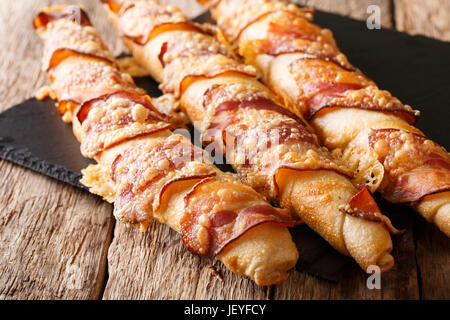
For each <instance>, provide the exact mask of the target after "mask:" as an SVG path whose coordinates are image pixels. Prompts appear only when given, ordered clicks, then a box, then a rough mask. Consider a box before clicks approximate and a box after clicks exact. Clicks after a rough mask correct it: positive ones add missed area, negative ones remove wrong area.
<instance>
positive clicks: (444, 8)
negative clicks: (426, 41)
mask: <svg viewBox="0 0 450 320" xmlns="http://www.w3.org/2000/svg"><path fill="white" fill-rule="evenodd" d="M394 1H395V2H394V4H395V22H396V27H397V29H398V30H400V31H404V32H408V33H411V34H422V35H426V36H429V37H433V38H437V39H441V40H445V41H450V1H448V0H427V1H422V0H394Z"/></svg>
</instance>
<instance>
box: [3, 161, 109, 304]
mask: <svg viewBox="0 0 450 320" xmlns="http://www.w3.org/2000/svg"><path fill="white" fill-rule="evenodd" d="M0 172H1V173H2V174H1V175H0V185H1V186H3V190H2V192H1V193H0V239H1V240H0V265H1V266H2V267H1V268H0V298H1V299H97V298H99V296H100V295H101V291H102V287H103V281H104V275H105V267H106V253H107V249H108V245H109V242H110V237H111V234H112V226H113V218H112V216H111V207H110V205H108V204H106V203H105V202H103V201H101V200H100V199H98V198H96V197H94V196H91V195H89V194H88V193H87V192H84V191H81V190H80V191H78V190H74V188H73V187H71V186H68V185H65V184H63V183H60V182H57V181H53V180H50V179H49V178H46V177H44V176H42V175H39V174H35V173H32V172H29V171H28V170H26V169H22V168H17V167H16V166H14V165H12V164H10V163H7V162H5V161H2V162H0Z"/></svg>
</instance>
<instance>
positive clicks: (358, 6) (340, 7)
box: [293, 0, 392, 28]
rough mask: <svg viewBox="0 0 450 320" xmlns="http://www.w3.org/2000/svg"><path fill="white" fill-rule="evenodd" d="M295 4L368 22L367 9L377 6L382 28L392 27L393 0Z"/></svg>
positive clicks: (323, 0) (300, 0) (321, 0)
mask: <svg viewBox="0 0 450 320" xmlns="http://www.w3.org/2000/svg"><path fill="white" fill-rule="evenodd" d="M293 2H296V3H299V4H302V5H305V6H308V7H312V8H316V9H319V10H323V11H327V12H333V13H337V14H340V15H344V16H348V17H351V18H354V19H358V20H366V19H367V18H368V17H369V14H368V13H367V8H368V7H369V6H371V5H377V6H379V7H380V13H381V26H382V27H384V28H391V27H392V10H391V9H392V8H391V0H294V1H293Z"/></svg>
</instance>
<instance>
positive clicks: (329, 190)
mask: <svg viewBox="0 0 450 320" xmlns="http://www.w3.org/2000/svg"><path fill="white" fill-rule="evenodd" d="M104 2H105V3H106V5H105V7H106V9H107V11H108V16H109V18H110V20H111V21H112V23H113V24H114V25H115V26H116V28H117V29H118V31H119V34H121V35H122V39H123V40H124V42H125V44H126V45H127V47H128V48H129V49H130V50H131V52H132V54H133V56H134V57H135V58H136V60H137V61H138V62H139V63H141V64H142V65H143V66H144V67H145V68H146V69H147V70H148V71H149V72H150V74H151V75H152V76H153V77H154V78H155V79H156V80H157V81H159V82H161V85H160V88H161V89H162V90H163V91H164V92H165V93H166V94H171V95H173V96H175V98H177V99H179V100H180V103H181V107H182V109H183V111H184V112H185V113H186V114H187V115H188V116H189V118H190V120H191V121H192V122H193V124H194V125H195V126H196V127H197V128H198V129H199V131H200V132H201V133H202V142H203V143H204V145H205V147H206V148H210V147H211V148H213V149H214V150H216V151H219V152H222V153H225V154H226V157H227V160H228V162H229V163H231V164H232V165H233V167H234V168H235V170H236V171H237V172H238V174H239V176H240V177H241V179H242V180H243V181H245V182H246V183H248V184H250V185H251V186H252V187H253V188H255V189H256V190H257V191H259V192H261V193H262V194H264V195H265V196H266V197H267V198H268V199H270V200H272V201H276V202H278V203H279V204H281V205H282V206H283V207H285V208H289V209H291V211H292V212H295V213H296V214H297V215H298V216H299V217H301V218H302V219H303V220H305V221H306V223H307V224H309V226H311V227H312V228H313V229H314V230H315V231H317V232H318V233H319V234H320V235H322V236H323V237H324V238H325V239H326V240H327V241H328V242H329V243H330V244H332V245H333V246H334V247H335V248H336V249H337V250H339V251H340V252H341V253H343V254H346V255H349V256H352V257H353V258H354V259H355V260H356V261H357V262H358V263H359V264H360V266H361V267H362V268H364V269H367V267H368V266H369V265H373V264H376V265H378V266H380V268H381V270H382V271H386V270H389V269H390V268H391V267H392V266H393V264H394V260H393V258H392V256H391V255H390V251H391V250H392V242H391V238H390V235H389V231H388V229H390V230H394V228H393V227H392V225H391V224H390V222H389V220H388V219H387V218H386V217H385V216H383V215H382V214H381V212H380V211H379V209H378V207H377V206H376V204H375V202H374V201H373V199H372V197H371V196H370V194H369V193H368V192H365V191H364V190H360V192H358V190H357V188H355V187H354V186H353V185H352V183H351V181H350V180H349V179H348V175H349V171H348V169H346V168H345V167H343V166H342V165H340V164H339V163H338V162H336V161H334V159H333V158H332V157H331V155H330V154H329V153H328V152H327V151H326V150H325V149H324V148H321V147H320V146H319V145H318V143H317V141H316V138H315V136H314V135H313V134H311V133H310V132H309V131H308V129H307V128H306V127H305V125H304V123H302V121H301V120H300V119H298V118H297V117H296V116H295V115H293V114H292V113H290V112H288V111H286V110H285V109H283V108H282V107H281V106H280V102H279V101H278V100H276V97H275V95H274V94H273V92H271V91H270V90H269V89H268V88H267V87H265V86H264V85H262V84H261V83H260V82H258V81H257V80H256V77H255V71H254V70H253V69H252V68H251V67H245V66H244V65H243V64H241V63H240V62H239V61H238V60H237V59H236V57H235V56H234V54H233V53H232V52H231V51H230V50H229V46H227V44H226V43H221V42H220V41H218V40H216V39H215V37H217V38H220V33H217V30H215V29H214V28H211V27H205V26H201V25H198V24H193V23H191V22H189V21H188V20H187V19H186V18H183V15H182V14H181V12H180V11H179V10H177V9H175V8H174V7H167V6H162V5H160V4H158V3H157V2H156V1H143V0H123V1H119V0H111V1H104ZM131 21H139V23H136V24H132V23H131ZM274 136H275V137H276V138H277V141H276V143H275V142H274V141H273V140H271V137H274ZM228 139H230V140H228ZM350 203H351V204H352V206H351V205H349V204H350ZM363 203H370V209H368V210H361V207H362V206H361V204H363Z"/></svg>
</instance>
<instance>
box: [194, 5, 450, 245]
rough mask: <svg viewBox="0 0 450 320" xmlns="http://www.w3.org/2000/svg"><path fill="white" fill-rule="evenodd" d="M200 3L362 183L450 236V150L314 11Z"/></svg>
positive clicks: (240, 51)
mask: <svg viewBox="0 0 450 320" xmlns="http://www.w3.org/2000/svg"><path fill="white" fill-rule="evenodd" d="M199 2H201V3H205V4H209V6H210V8H211V12H212V14H213V17H214V18H215V19H216V20H217V22H218V25H219V27H220V28H221V29H222V30H224V32H225V34H226V37H227V38H228V39H229V40H230V41H231V42H233V43H234V44H235V45H236V46H237V47H238V48H239V53H240V54H241V55H242V56H243V57H245V59H246V61H247V63H249V64H251V65H254V66H256V67H257V69H258V70H259V71H260V72H261V74H262V78H263V80H264V82H265V83H266V84H268V85H269V86H270V87H271V88H272V89H273V90H274V91H276V92H277V93H278V94H279V96H280V97H282V98H283V100H284V101H285V103H286V105H287V106H289V107H290V109H291V111H292V112H294V113H296V114H298V115H301V116H303V117H304V119H306V120H307V121H309V122H310V124H311V125H312V126H313V127H314V128H315V129H316V132H317V133H318V135H319V137H320V139H321V140H322V141H323V143H324V144H325V146H327V147H328V148H329V149H330V150H332V151H333V154H334V155H336V156H338V157H340V158H341V159H342V160H343V162H344V163H345V164H346V165H347V166H348V167H349V168H350V169H352V170H353V172H355V178H354V181H355V182H356V183H364V184H366V185H367V187H368V188H369V189H370V190H371V191H372V192H374V191H375V190H378V191H379V192H380V193H381V194H382V195H383V196H384V198H385V199H387V200H388V201H391V202H393V203H403V204H407V205H410V206H411V207H413V208H414V209H415V210H416V211H417V212H419V213H420V214H421V215H422V216H423V217H424V218H425V219H427V220H428V221H429V222H433V223H435V224H436V225H437V226H438V227H439V228H440V229H441V230H442V231H443V232H444V233H445V234H446V235H447V236H450V156H449V153H448V152H447V151H446V150H445V149H444V148H443V147H441V146H439V145H438V144H436V143H435V142H433V141H431V140H430V139H427V138H426V137H425V136H424V134H423V133H422V132H420V131H419V130H418V129H417V128H415V127H414V123H415V121H416V118H417V117H418V115H419V112H418V111H414V110H413V109H412V108H411V107H410V106H407V105H404V104H402V103H401V102H400V101H399V100H398V99H396V98H394V97H393V96H392V95H391V94H390V93H389V92H387V91H383V90H380V89H379V88H378V87H377V86H376V84H375V83H374V82H373V81H371V80H370V79H369V78H367V77H366V76H364V74H362V73H361V71H360V70H358V69H356V68H355V67H353V66H352V65H351V64H350V63H349V62H348V60H347V58H346V56H345V55H344V54H342V53H341V52H340V51H339V49H338V47H337V45H336V42H335V40H334V38H333V35H332V33H331V31H330V30H328V29H323V28H321V27H319V26H317V25H315V24H313V23H312V17H313V11H312V10H309V9H300V8H298V7H297V6H295V5H293V4H289V3H288V2H287V1H279V0H242V1H241V0H220V1H207V0H200V1H199Z"/></svg>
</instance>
